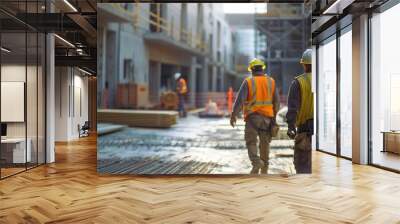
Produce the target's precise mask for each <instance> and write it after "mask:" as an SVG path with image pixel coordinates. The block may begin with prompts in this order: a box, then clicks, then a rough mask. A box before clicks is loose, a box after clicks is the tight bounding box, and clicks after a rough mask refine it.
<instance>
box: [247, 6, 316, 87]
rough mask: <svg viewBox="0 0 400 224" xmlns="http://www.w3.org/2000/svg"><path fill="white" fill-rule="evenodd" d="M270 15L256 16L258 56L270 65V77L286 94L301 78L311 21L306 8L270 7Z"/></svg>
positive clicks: (268, 68) (256, 47) (256, 52)
mask: <svg viewBox="0 0 400 224" xmlns="http://www.w3.org/2000/svg"><path fill="white" fill-rule="evenodd" d="M267 6H268V10H267V13H256V14H255V16H254V20H255V22H254V26H255V55H256V57H259V58H261V59H263V60H265V62H266V63H267V74H269V75H271V76H272V77H274V79H275V80H276V82H277V86H280V87H281V94H286V93H287V91H288V89H289V86H290V83H291V80H292V79H293V78H294V77H295V76H297V75H299V74H301V73H302V72H303V69H302V67H301V65H300V64H299V60H300V57H301V55H302V53H303V52H304V50H305V49H307V48H309V47H310V43H309V39H310V31H309V27H310V25H311V18H310V17H309V15H308V12H307V10H305V8H306V6H305V5H304V4H283V3H281V4H273V3H270V4H268V5H267Z"/></svg>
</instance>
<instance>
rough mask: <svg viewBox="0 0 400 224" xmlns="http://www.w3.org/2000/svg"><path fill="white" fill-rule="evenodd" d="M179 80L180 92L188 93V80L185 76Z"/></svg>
mask: <svg viewBox="0 0 400 224" xmlns="http://www.w3.org/2000/svg"><path fill="white" fill-rule="evenodd" d="M178 82H179V86H178V93H180V94H186V93H187V85H186V80H185V79H183V78H180V79H179V81H178Z"/></svg>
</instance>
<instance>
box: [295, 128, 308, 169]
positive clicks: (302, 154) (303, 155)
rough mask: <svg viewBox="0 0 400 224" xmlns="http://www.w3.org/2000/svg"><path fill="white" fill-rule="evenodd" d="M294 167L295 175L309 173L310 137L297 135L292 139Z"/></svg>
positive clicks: (305, 134) (303, 134)
mask: <svg viewBox="0 0 400 224" xmlns="http://www.w3.org/2000/svg"><path fill="white" fill-rule="evenodd" d="M293 163H294V167H295V168H296V173H311V135H309V134H308V133H307V132H303V133H298V134H297V135H296V137H295V139H294V158H293Z"/></svg>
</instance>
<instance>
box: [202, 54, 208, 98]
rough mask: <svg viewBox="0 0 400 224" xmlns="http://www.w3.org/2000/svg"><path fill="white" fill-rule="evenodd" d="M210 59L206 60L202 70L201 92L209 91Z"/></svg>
mask: <svg viewBox="0 0 400 224" xmlns="http://www.w3.org/2000/svg"><path fill="white" fill-rule="evenodd" d="M208 88H209V87H208V58H204V60H203V66H202V68H201V90H200V91H201V92H207V91H208Z"/></svg>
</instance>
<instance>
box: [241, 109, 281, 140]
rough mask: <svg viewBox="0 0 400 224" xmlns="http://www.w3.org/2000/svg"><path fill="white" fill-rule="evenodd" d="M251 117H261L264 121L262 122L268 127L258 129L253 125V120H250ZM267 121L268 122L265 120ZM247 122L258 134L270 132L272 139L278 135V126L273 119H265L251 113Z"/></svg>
mask: <svg viewBox="0 0 400 224" xmlns="http://www.w3.org/2000/svg"><path fill="white" fill-rule="evenodd" d="M251 116H261V117H262V118H263V119H264V122H265V123H267V122H268V124H269V125H266V126H267V127H266V128H262V127H258V126H257V125H256V124H254V121H253V119H251ZM266 119H268V121H267V120H266ZM248 122H250V125H251V126H253V128H255V129H257V130H258V131H260V132H270V133H271V136H272V137H276V136H277V135H278V133H279V125H278V124H277V123H276V121H275V119H274V118H270V117H265V116H263V115H260V114H257V113H252V114H250V115H249V117H248Z"/></svg>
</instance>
